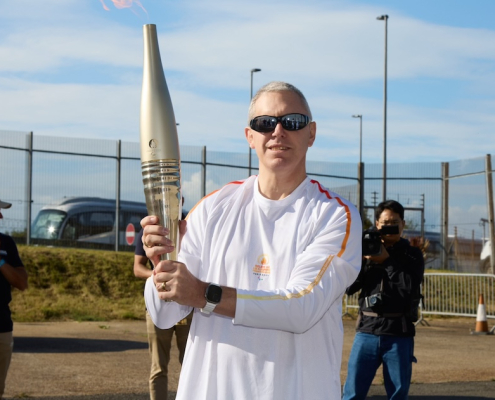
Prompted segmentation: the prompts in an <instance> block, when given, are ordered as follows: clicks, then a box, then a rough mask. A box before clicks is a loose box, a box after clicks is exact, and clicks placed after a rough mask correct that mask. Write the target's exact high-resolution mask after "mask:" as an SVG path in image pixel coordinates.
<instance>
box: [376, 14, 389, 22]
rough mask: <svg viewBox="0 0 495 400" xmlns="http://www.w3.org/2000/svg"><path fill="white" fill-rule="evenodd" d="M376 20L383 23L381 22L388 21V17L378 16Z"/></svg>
mask: <svg viewBox="0 0 495 400" xmlns="http://www.w3.org/2000/svg"><path fill="white" fill-rule="evenodd" d="M376 19H377V20H379V21H383V20H387V19H388V15H386V14H385V15H380V16H379V17H376Z"/></svg>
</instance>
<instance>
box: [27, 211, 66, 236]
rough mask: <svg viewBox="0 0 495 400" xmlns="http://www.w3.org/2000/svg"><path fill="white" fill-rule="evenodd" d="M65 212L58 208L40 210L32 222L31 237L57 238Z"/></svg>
mask: <svg viewBox="0 0 495 400" xmlns="http://www.w3.org/2000/svg"><path fill="white" fill-rule="evenodd" d="M66 217H67V213H66V212H64V211H58V210H42V211H40V213H39V214H38V216H37V218H36V220H35V221H34V223H33V228H32V234H31V237H33V238H35V239H57V238H58V233H59V231H60V228H61V227H62V224H63V222H64V220H65V218H66Z"/></svg>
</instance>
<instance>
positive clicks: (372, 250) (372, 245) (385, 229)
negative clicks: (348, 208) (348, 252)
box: [363, 225, 400, 256]
mask: <svg viewBox="0 0 495 400" xmlns="http://www.w3.org/2000/svg"><path fill="white" fill-rule="evenodd" d="M399 233H400V231H399V225H384V226H382V229H376V228H372V229H367V230H365V231H364V232H363V256H376V255H378V254H380V253H381V250H382V236H383V235H398V234H399Z"/></svg>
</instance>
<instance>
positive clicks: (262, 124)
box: [249, 114, 310, 133]
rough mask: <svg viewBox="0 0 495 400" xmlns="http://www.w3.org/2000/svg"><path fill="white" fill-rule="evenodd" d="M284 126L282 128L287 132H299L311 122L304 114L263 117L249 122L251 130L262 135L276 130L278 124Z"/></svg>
mask: <svg viewBox="0 0 495 400" xmlns="http://www.w3.org/2000/svg"><path fill="white" fill-rule="evenodd" d="M279 122H280V123H281V124H282V128H284V129H285V130H286V131H298V130H300V129H302V128H304V127H305V126H306V125H308V124H309V122H310V120H309V117H308V116H307V115H304V114H287V115H282V116H281V117H271V116H270V115H261V116H259V117H256V118H253V119H252V120H251V122H249V126H250V127H251V129H254V130H255V131H256V132H260V133H270V132H273V131H274V130H275V127H276V126H277V124H278V123H279Z"/></svg>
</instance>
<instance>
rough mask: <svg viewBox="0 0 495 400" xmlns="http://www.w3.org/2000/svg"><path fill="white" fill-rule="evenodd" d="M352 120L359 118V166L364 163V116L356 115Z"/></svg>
mask: <svg viewBox="0 0 495 400" xmlns="http://www.w3.org/2000/svg"><path fill="white" fill-rule="evenodd" d="M352 118H359V164H361V163H362V162H363V116H362V115H361V114H355V115H353V116H352Z"/></svg>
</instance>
